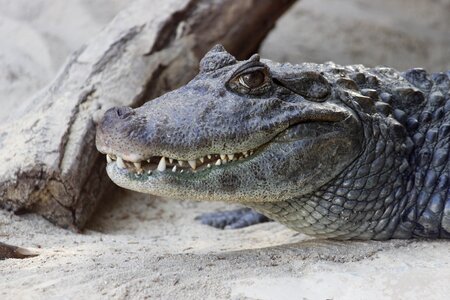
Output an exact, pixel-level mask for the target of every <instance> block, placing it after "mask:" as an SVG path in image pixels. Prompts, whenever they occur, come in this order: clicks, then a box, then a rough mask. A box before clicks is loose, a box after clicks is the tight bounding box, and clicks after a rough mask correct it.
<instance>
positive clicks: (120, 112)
mask: <svg viewBox="0 0 450 300" xmlns="http://www.w3.org/2000/svg"><path fill="white" fill-rule="evenodd" d="M114 110H115V113H116V115H117V117H119V119H125V118H127V117H128V116H130V115H132V114H133V110H132V109H131V108H129V107H126V106H121V107H115V108H114Z"/></svg>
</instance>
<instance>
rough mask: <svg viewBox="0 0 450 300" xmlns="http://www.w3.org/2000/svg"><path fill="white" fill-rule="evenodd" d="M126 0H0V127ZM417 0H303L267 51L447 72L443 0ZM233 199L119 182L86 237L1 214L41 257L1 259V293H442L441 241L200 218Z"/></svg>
mask: <svg viewBox="0 0 450 300" xmlns="http://www.w3.org/2000/svg"><path fill="white" fill-rule="evenodd" d="M126 2H127V1H125V0H115V1H106V0H103V1H102V0H95V1H88V0H84V1H83V0H70V1H51V0H35V1H27V0H15V1H8V0H0V7H1V8H2V9H1V10H0V38H1V40H2V41H3V42H2V47H0V70H3V71H1V72H0V103H1V104H2V110H0V123H1V122H7V121H8V120H10V119H11V117H13V116H14V114H13V113H12V112H13V111H14V109H13V108H16V107H18V106H20V105H21V103H24V102H26V101H27V99H28V98H29V97H30V96H31V95H33V94H34V93H36V92H37V91H38V90H39V89H40V88H42V87H43V86H45V85H46V84H47V83H48V82H49V81H50V80H51V79H52V78H53V77H54V76H55V73H56V72H57V70H58V68H59V67H60V66H61V64H62V63H63V62H64V60H65V57H67V55H68V54H69V53H70V52H72V51H73V50H75V49H76V48H78V47H79V46H80V45H81V44H82V43H84V42H86V41H87V40H88V39H89V38H90V37H91V36H92V35H93V34H95V32H97V31H99V30H101V28H102V26H104V25H105V24H106V23H107V22H108V21H109V20H110V19H111V18H112V17H113V16H114V14H115V13H116V12H117V11H118V10H119V9H120V8H121V7H123V5H125V4H126ZM62 3H64V4H62ZM340 3H342V5H341V4H340ZM423 3H424V1H418V0H417V1H412V0H411V1H406V0H395V1H388V0H383V1H370V0H364V1H363V0H352V1H342V0H327V1H325V0H323V1H316V0H304V1H302V2H300V3H299V4H298V5H296V6H295V7H294V9H293V10H292V11H291V12H289V14H287V15H286V16H285V17H284V18H283V19H282V20H281V21H280V23H279V26H278V27H277V28H276V29H275V30H274V32H273V33H272V34H271V35H270V36H269V38H268V39H267V41H266V43H265V44H264V45H263V47H262V49H261V52H262V54H263V56H265V57H269V58H272V59H276V60H286V61H292V62H300V61H317V62H321V61H325V60H330V59H331V60H335V61H337V62H339V63H365V64H368V65H377V64H388V65H391V66H394V67H398V68H406V67H410V66H418V65H420V66H425V67H427V68H429V69H431V70H433V71H439V70H443V69H445V68H450V65H449V64H450V61H449V60H448V58H449V57H450V54H449V49H450V41H449V39H450V36H448V32H447V31H448V28H449V27H450V25H449V21H450V18H449V17H448V16H449V15H450V11H449V9H450V1H448V0H441V1H427V3H430V5H424V4H423ZM338 4H339V5H338ZM405 4H409V5H408V6H404V7H403V6H401V5H405ZM355 24H356V25H357V26H355ZM305 28H307V30H304V29H305ZM365 33H367V36H365V35H364V34H365ZM12 36H14V38H12ZM396 37H397V39H396ZM397 41H401V43H396V42H397ZM7 116H10V117H7ZM232 207H234V206H231V205H227V204H223V203H197V202H192V201H189V200H185V201H176V200H173V199H162V198H157V197H153V196H149V195H143V194H138V193H133V192H129V191H124V190H119V189H118V190H117V191H116V193H115V194H114V195H111V196H110V197H107V199H105V201H103V203H102V205H101V207H100V208H99V209H98V211H97V212H96V214H95V215H94V216H93V218H92V220H91V222H90V223H89V224H88V226H87V228H86V229H85V230H84V231H83V232H81V233H75V232H71V231H67V230H64V229H61V228H57V227H55V226H54V225H52V224H50V223H49V222H47V221H46V220H44V219H42V218H41V217H39V216H36V215H32V214H30V215H20V216H18V215H14V214H12V213H10V212H6V211H0V241H3V242H6V243H9V244H13V245H17V246H22V247H25V248H28V249H30V250H32V251H35V252H37V253H39V256H37V257H35V258H30V259H24V260H15V259H9V260H4V261H0V299H2V300H3V299H103V298H104V299H124V298H132V299H134V298H136V299H143V298H154V299H159V298H163V299H447V298H448V297H449V295H450V255H449V253H450V243H449V242H446V241H417V240H414V241H402V240H392V241H387V242H375V241H368V242H355V241H352V242H337V241H323V240H314V239H312V238H310V237H307V236H305V235H302V234H299V233H297V232H294V231H292V230H290V229H287V228H286V227H284V226H282V225H280V224H276V223H265V224H260V225H256V226H251V227H249V228H245V229H240V230H217V229H214V228H210V227H207V226H204V225H201V224H199V223H198V222H197V221H195V220H194V218H195V216H197V215H199V214H201V213H204V212H208V211H214V210H221V209H230V208H232Z"/></svg>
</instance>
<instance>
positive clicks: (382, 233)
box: [97, 46, 450, 240]
mask: <svg viewBox="0 0 450 300" xmlns="http://www.w3.org/2000/svg"><path fill="white" fill-rule="evenodd" d="M449 87H450V80H449V77H448V74H446V73H437V74H433V75H428V74H427V73H426V72H425V71H423V70H422V69H413V70H410V71H407V72H405V73H400V72H397V71H396V70H394V69H391V68H386V67H376V68H366V67H364V66H361V65H354V66H339V65H336V64H334V63H326V64H312V63H304V64H300V65H291V64H279V63H275V62H271V61H268V60H263V61H261V62H260V60H259V57H258V56H256V55H255V56H253V57H252V58H250V59H249V60H248V61H236V60H235V58H234V57H233V56H231V55H230V54H229V53H227V52H226V51H225V50H224V49H223V47H221V46H216V47H214V48H213V49H212V50H211V51H210V52H209V53H208V54H207V55H206V56H205V57H204V58H203V60H202V62H201V63H200V73H199V75H198V76H197V77H195V78H194V79H193V80H192V81H191V82H190V83H188V84H187V85H186V86H184V87H181V88H179V89H177V90H175V91H172V92H170V93H167V94H165V95H163V96H161V97H159V98H157V99H155V100H152V101H150V102H148V103H146V104H145V105H143V106H142V107H140V108H137V109H130V108H114V109H111V110H109V111H108V112H106V114H105V116H104V118H103V120H102V121H101V122H100V124H99V127H98V130H97V148H98V149H99V151H101V152H102V153H105V154H109V163H108V166H107V171H108V174H109V176H110V177H111V179H112V180H113V181H114V182H115V183H116V184H118V185H119V186H122V187H125V188H128V189H132V190H136V191H140V192H145V193H151V194H156V195H162V196H171V197H178V198H189V199H197V200H221V201H230V202H235V203H241V204H243V205H245V206H248V207H251V208H254V209H256V210H257V211H259V212H261V213H263V214H265V215H267V216H268V217H270V218H272V219H274V220H276V221H278V222H280V223H283V224H285V225H286V226H288V227H290V228H293V229H295V230H298V231H300V232H303V233H306V234H309V235H313V236H317V237H320V238H335V239H377V240H384V239H389V238H412V237H428V238H450V197H449V195H448V192H449V187H450V181H449V175H450V174H449V160H448V156H449V139H450V93H449ZM243 153H244V154H245V155H244V154H243ZM227 154H228V156H226V155H227ZM220 155H221V156H220ZM208 157H210V158H208ZM169 158H170V160H169ZM116 159H117V160H116ZM148 159H150V163H146V161H147V160H148ZM204 160H206V161H204ZM122 161H125V162H122ZM178 161H182V165H183V167H181V168H180V166H177V168H175V170H172V168H173V166H174V165H176V163H177V162H178ZM188 161H190V162H189V163H190V164H191V166H192V168H195V169H196V170H193V169H192V168H191V167H189V166H188ZM202 161H204V163H202ZM132 162H135V163H136V164H135V165H134V166H133V164H132ZM208 163H210V166H208V165H207V164H208ZM157 164H158V168H157ZM200 164H202V166H199V165H200ZM158 169H159V170H158ZM181 171H182V172H181Z"/></svg>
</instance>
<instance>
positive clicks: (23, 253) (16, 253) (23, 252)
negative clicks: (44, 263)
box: [0, 242, 39, 260]
mask: <svg viewBox="0 0 450 300" xmlns="http://www.w3.org/2000/svg"><path fill="white" fill-rule="evenodd" d="M38 255H39V254H37V253H35V252H33V251H30V250H28V249H25V248H20V247H17V246H11V245H8V244H4V243H2V242H0V260H2V259H7V258H20V259H22V258H28V257H34V256H38Z"/></svg>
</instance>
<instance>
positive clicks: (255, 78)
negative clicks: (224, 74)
mask: <svg viewBox="0 0 450 300" xmlns="http://www.w3.org/2000/svg"><path fill="white" fill-rule="evenodd" d="M265 77H266V75H265V74H264V73H263V72H261V71H255V72H251V73H247V74H243V75H241V76H239V83H240V84H242V85H243V86H245V87H246V88H249V89H256V88H258V87H259V86H261V85H262V84H263V83H264V82H265V80H264V79H265Z"/></svg>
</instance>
